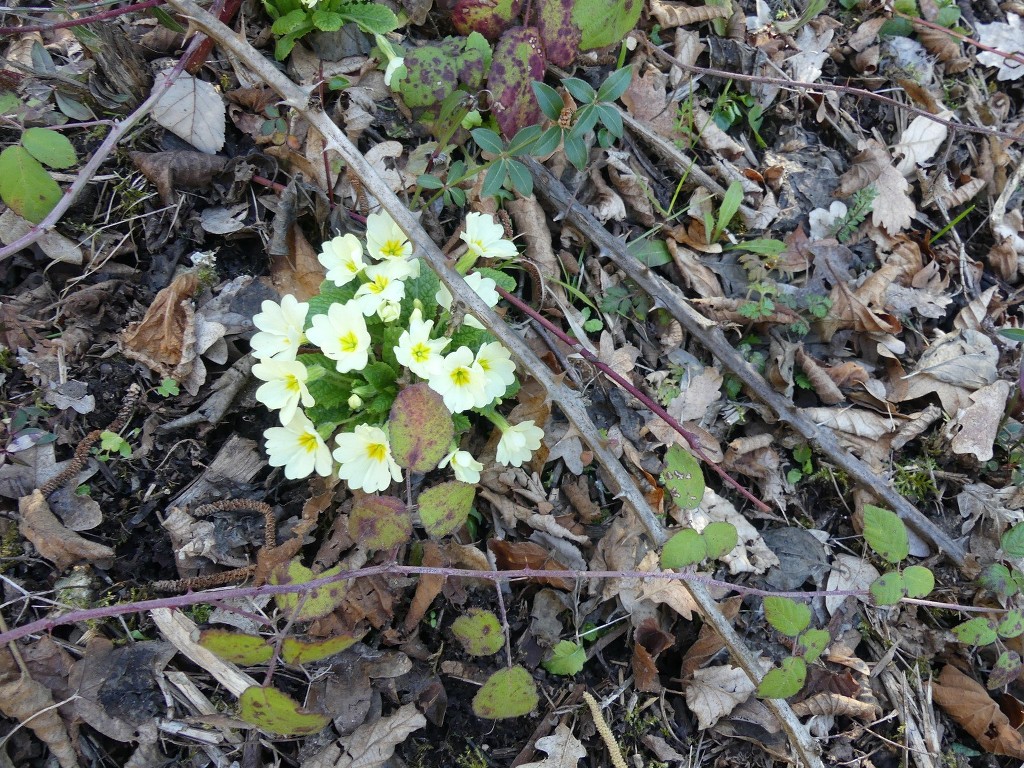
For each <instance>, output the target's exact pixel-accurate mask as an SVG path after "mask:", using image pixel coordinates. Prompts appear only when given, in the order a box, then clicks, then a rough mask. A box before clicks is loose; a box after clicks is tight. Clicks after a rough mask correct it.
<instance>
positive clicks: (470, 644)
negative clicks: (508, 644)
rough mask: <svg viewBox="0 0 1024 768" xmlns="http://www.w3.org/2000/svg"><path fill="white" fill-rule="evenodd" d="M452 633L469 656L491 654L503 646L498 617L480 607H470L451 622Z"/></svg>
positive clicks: (503, 637) (503, 636) (502, 634)
mask: <svg viewBox="0 0 1024 768" xmlns="http://www.w3.org/2000/svg"><path fill="white" fill-rule="evenodd" d="M452 634H453V635H455V639H456V640H458V641H459V642H460V643H461V644H462V647H463V648H464V649H465V651H466V653H468V654H469V655H470V656H491V655H493V654H495V653H497V652H498V651H500V650H501V649H502V648H503V647H504V646H505V635H504V633H502V631H501V623H500V622H499V621H498V617H497V616H495V615H494V614H493V613H491V612H490V611H485V610H484V609H482V608H470V609H469V610H468V611H467V612H466V615H465V616H459V618H457V619H456V620H455V621H454V622H452Z"/></svg>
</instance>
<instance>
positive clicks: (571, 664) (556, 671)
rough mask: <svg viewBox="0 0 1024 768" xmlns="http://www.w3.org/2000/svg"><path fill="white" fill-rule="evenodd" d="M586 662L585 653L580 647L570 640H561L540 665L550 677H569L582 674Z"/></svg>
mask: <svg viewBox="0 0 1024 768" xmlns="http://www.w3.org/2000/svg"><path fill="white" fill-rule="evenodd" d="M586 662H587V652H586V650H584V648H583V646H582V645H580V644H578V643H574V642H572V641H571V640H561V641H559V642H558V643H557V644H556V645H555V647H554V648H552V649H551V655H550V656H549V657H548V658H547V659H545V660H544V661H542V662H541V664H540V665H541V666H542V667H544V669H546V670H547V671H548V672H550V673H551V674H552V675H564V676H570V675H575V674H577V673H579V672H582V671H583V665H584V664H586Z"/></svg>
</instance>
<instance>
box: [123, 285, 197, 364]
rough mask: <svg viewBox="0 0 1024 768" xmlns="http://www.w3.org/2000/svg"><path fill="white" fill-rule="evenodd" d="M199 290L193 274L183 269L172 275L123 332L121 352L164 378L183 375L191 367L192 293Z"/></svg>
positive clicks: (193, 320)
mask: <svg viewBox="0 0 1024 768" xmlns="http://www.w3.org/2000/svg"><path fill="white" fill-rule="evenodd" d="M198 290H199V278H198V277H196V275H195V274H193V273H191V272H183V273H182V274H180V275H178V276H177V277H176V278H174V280H173V282H171V284H170V285H168V286H167V287H166V288H164V289H163V290H161V291H160V292H159V293H158V294H157V295H156V298H155V299H153V303H152V304H151V305H150V307H149V309H148V310H146V314H145V316H144V317H143V318H142V320H141V321H140V322H138V323H132V324H131V325H130V326H128V328H127V329H126V330H125V332H124V333H123V334H122V336H121V346H122V348H123V350H124V354H125V355H126V356H128V357H130V358H131V359H133V360H138V361H139V362H140V363H143V364H144V365H146V366H147V367H149V368H151V369H152V370H153V371H155V372H156V373H159V374H160V375H161V376H163V377H165V378H172V379H174V380H175V381H181V380H182V379H184V378H186V377H187V375H188V373H189V371H190V370H191V366H188V365H187V364H188V363H190V362H191V360H189V359H188V358H189V351H188V348H189V346H190V345H194V344H195V313H194V312H193V309H192V296H193V295H194V294H195V293H196V291H198ZM186 366H187V367H188V370H186V369H185V368H186Z"/></svg>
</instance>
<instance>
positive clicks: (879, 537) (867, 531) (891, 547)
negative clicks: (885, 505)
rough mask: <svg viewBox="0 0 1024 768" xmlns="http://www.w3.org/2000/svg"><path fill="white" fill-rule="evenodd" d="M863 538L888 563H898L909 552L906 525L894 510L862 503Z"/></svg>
mask: <svg viewBox="0 0 1024 768" xmlns="http://www.w3.org/2000/svg"><path fill="white" fill-rule="evenodd" d="M864 540H865V541H867V543H868V546H869V547H871V548H872V549H873V550H874V551H875V552H877V553H878V554H879V555H880V556H881V557H882V558H884V559H885V560H888V561H889V562H890V563H898V562H900V561H901V560H904V559H906V557H907V555H909V554H910V540H909V538H908V536H907V527H906V526H905V525H904V524H903V521H902V520H900V518H899V516H898V515H897V514H896V513H895V512H890V511H889V510H888V509H882V508H881V507H876V506H874V505H873V504H865V505H864Z"/></svg>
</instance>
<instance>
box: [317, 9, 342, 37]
mask: <svg viewBox="0 0 1024 768" xmlns="http://www.w3.org/2000/svg"><path fill="white" fill-rule="evenodd" d="M344 23H345V17H344V16H342V15H341V14H340V13H335V12H334V11H328V10H326V9H325V8H317V9H316V10H315V11H313V26H315V27H316V28H317V29H319V30H320V31H322V32H337V31H338V30H339V29H341V25H342V24H344Z"/></svg>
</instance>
